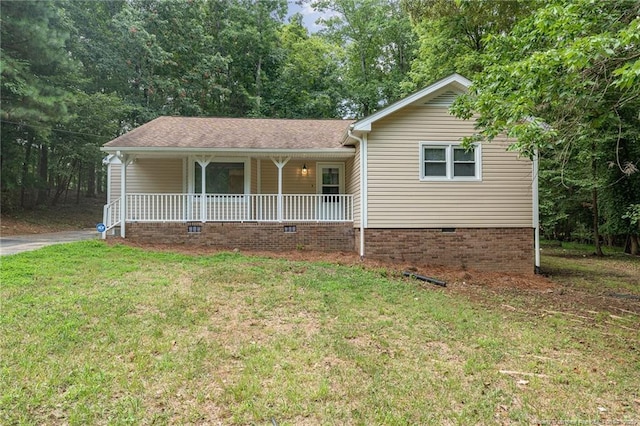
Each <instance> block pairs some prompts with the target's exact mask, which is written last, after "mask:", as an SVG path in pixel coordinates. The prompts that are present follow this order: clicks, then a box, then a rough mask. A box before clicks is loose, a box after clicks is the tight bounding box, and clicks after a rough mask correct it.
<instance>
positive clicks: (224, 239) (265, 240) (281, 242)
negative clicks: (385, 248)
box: [126, 222, 354, 251]
mask: <svg viewBox="0 0 640 426" xmlns="http://www.w3.org/2000/svg"><path fill="white" fill-rule="evenodd" d="M189 225H192V226H197V227H200V232H197V233H195V232H188V226H189ZM290 226H295V232H285V231H284V230H285V227H290ZM126 230H127V239H130V240H132V241H137V242H143V243H160V244H189V245H195V246H197V245H206V246H214V247H219V248H224V249H234V248H238V249H241V250H265V251H289V250H318V251H353V247H354V228H353V224H352V223H255V222H251V223H235V222H225V223H217V222H207V223H200V222H189V223H188V224H187V223H127V229H126Z"/></svg>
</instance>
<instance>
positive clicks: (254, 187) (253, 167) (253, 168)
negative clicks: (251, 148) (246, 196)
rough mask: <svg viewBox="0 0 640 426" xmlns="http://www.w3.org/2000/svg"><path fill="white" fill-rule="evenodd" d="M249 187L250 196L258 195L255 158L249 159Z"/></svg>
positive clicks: (256, 162) (256, 161)
mask: <svg viewBox="0 0 640 426" xmlns="http://www.w3.org/2000/svg"><path fill="white" fill-rule="evenodd" d="M260 166H262V164H261V165H260ZM249 187H250V189H251V193H252V194H257V193H258V160H256V159H255V158H252V159H251V182H250V185H249Z"/></svg>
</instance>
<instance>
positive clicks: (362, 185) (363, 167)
mask: <svg viewBox="0 0 640 426" xmlns="http://www.w3.org/2000/svg"><path fill="white" fill-rule="evenodd" d="M348 136H349V137H350V138H351V139H354V140H356V141H358V142H359V143H360V258H361V259H362V258H364V225H365V217H366V202H365V199H366V197H365V191H366V188H367V186H366V182H365V170H366V152H365V151H366V143H365V141H364V139H362V138H359V137H357V136H356V135H354V134H353V133H352V132H351V129H349V133H348Z"/></svg>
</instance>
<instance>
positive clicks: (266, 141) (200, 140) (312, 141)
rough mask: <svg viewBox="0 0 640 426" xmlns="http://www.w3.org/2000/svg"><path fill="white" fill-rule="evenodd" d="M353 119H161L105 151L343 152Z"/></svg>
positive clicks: (112, 142)
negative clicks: (218, 149)
mask: <svg viewBox="0 0 640 426" xmlns="http://www.w3.org/2000/svg"><path fill="white" fill-rule="evenodd" d="M351 123H353V120H290V119H264V118H215V117H207V118H200V117H159V118H156V119H155V120H152V121H150V122H148V123H146V124H143V125H142V126H140V127H137V128H135V129H133V130H131V131H130V132H128V133H126V134H124V135H122V136H120V137H118V138H116V139H114V140H112V141H110V142H107V143H106V144H105V145H104V147H105V148H205V149H209V148H239V149H252V150H253V149H265V150H269V149H292V150H304V149H331V148H335V149H340V148H343V149H344V147H342V142H343V141H344V139H345V138H346V136H347V131H348V129H349V125H351Z"/></svg>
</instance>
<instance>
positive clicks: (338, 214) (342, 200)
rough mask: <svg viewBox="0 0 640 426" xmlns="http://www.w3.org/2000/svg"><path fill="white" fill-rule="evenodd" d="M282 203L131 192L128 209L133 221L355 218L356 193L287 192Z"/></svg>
mask: <svg viewBox="0 0 640 426" xmlns="http://www.w3.org/2000/svg"><path fill="white" fill-rule="evenodd" d="M111 204H113V203H111ZM279 205H280V204H279V203H278V195H277V194H247V195H227V194H207V195H205V196H204V197H203V196H202V194H127V205H126V209H127V221H133V222H351V221H353V195H316V194H299V195H298V194H296V195H292V194H283V195H282V203H281V205H282V208H281V209H279V208H278V206H279ZM106 209H107V206H105V224H107V220H108V219H107V217H106V214H107V213H106V211H107V210H106ZM113 209H115V210H117V212H118V214H117V215H116V218H117V219H118V220H119V211H120V208H119V204H118V206H117V208H115V207H114V208H113ZM114 226H115V225H114Z"/></svg>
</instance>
